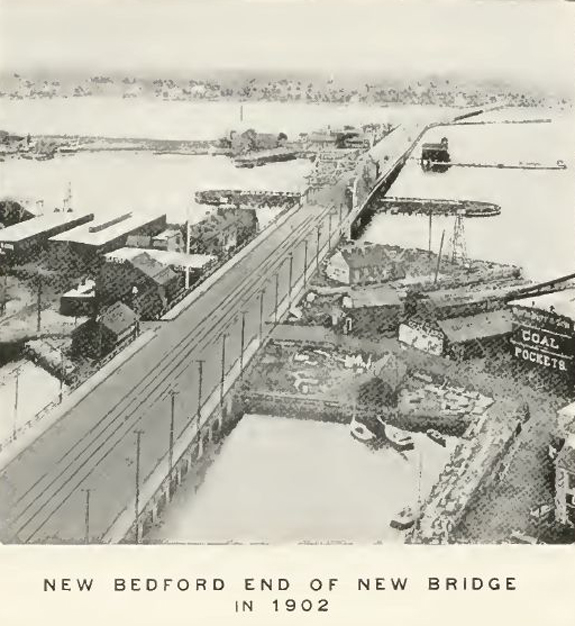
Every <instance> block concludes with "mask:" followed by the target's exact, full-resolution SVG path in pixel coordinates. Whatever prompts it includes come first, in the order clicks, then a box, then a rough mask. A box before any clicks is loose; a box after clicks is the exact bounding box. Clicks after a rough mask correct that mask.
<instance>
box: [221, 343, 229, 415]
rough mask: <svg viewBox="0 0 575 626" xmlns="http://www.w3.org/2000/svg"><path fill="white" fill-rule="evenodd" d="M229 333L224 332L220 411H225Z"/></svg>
mask: <svg viewBox="0 0 575 626" xmlns="http://www.w3.org/2000/svg"><path fill="white" fill-rule="evenodd" d="M227 338H228V335H227V334H226V333H224V334H223V335H222V371H221V376H220V411H223V407H224V384H225V382H226V339H227Z"/></svg>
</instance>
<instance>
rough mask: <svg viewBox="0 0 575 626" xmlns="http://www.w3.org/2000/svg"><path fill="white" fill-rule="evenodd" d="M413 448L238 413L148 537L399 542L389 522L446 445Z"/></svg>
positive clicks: (426, 485)
mask: <svg viewBox="0 0 575 626" xmlns="http://www.w3.org/2000/svg"><path fill="white" fill-rule="evenodd" d="M414 439H415V440H416V449H415V450H414V451H412V452H407V453H406V454H405V455H403V456H402V455H400V454H399V453H397V452H395V451H394V450H390V449H382V450H378V451H373V450H370V449H369V448H368V447H367V446H365V445H364V444H363V443H360V442H358V441H356V440H354V439H353V438H352V437H351V435H350V434H349V427H348V426H345V425H341V424H330V423H324V422H314V421H307V420H298V419H293V418H281V417H270V416H262V415H247V416H245V417H244V418H243V419H242V420H241V421H240V423H239V424H238V426H237V427H236V428H235V430H234V431H233V432H232V433H231V435H230V436H229V437H228V438H227V439H226V440H225V442H224V444H223V448H222V450H221V452H220V454H219V456H218V457H217V458H216V460H215V461H214V463H213V465H212V466H211V467H210V468H209V470H208V473H207V475H206V478H205V482H204V484H203V485H202V486H201V488H200V489H199V490H198V491H197V492H194V490H193V488H192V487H191V486H190V485H186V483H184V485H183V487H182V489H181V491H180V492H178V494H177V495H176V497H175V499H174V501H173V502H172V504H171V505H170V507H169V508H168V510H167V511H166V512H165V513H164V518H163V523H162V526H161V527H160V528H159V529H158V530H156V531H155V532H154V533H153V534H152V535H151V536H150V537H149V539H150V540H151V541H162V542H163V541H166V542H215V543H219V542H226V541H239V542H242V543H249V542H268V543H281V542H301V541H313V542H328V541H348V542H357V543H374V542H376V541H385V542H396V543H398V542H402V541H403V533H402V532H400V531H398V530H394V529H393V528H391V527H390V526H389V521H390V520H391V519H392V517H394V516H395V515H396V514H397V513H398V512H399V511H400V510H401V509H402V508H403V507H404V506H406V505H409V506H414V505H416V504H417V500H418V495H419V494H418V490H419V481H418V476H419V454H421V455H422V466H423V468H424V472H423V478H422V481H421V498H422V499H424V498H425V497H426V496H427V495H428V494H429V492H430V490H431V487H432V485H433V483H434V482H436V480H437V478H438V476H439V472H440V471H441V469H442V468H443V466H444V465H445V463H446V461H447V458H448V456H449V454H450V452H451V451H452V449H453V447H454V445H455V442H456V440H455V439H452V440H450V441H449V442H448V447H447V448H442V447H441V446H438V445H437V444H435V443H433V442H432V441H431V440H430V439H429V438H428V437H426V436H425V435H414Z"/></svg>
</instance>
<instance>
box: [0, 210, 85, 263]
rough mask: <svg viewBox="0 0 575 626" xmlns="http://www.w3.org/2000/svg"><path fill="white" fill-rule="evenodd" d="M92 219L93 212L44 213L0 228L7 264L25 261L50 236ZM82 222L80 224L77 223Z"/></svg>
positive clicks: (40, 247) (30, 257)
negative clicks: (82, 213) (81, 213)
mask: <svg viewBox="0 0 575 626" xmlns="http://www.w3.org/2000/svg"><path fill="white" fill-rule="evenodd" d="M93 219H94V215H93V213H87V214H84V215H78V214H77V213H61V212H53V213H45V214H44V215H39V216H38V217H33V218H31V219H28V220H25V221H24V222H19V223H17V224H14V225H12V226H8V227H7V228H3V229H0V250H1V251H2V252H3V253H4V254H5V260H6V262H7V263H8V264H10V265H14V264H17V263H23V262H26V261H28V260H30V259H32V258H34V256H35V255H37V254H38V252H39V251H40V250H42V249H44V248H45V247H46V245H47V244H48V242H49V240H50V238H51V237H53V236H55V235H58V234H59V233H64V232H65V231H68V230H70V229H72V230H74V227H78V228H84V225H85V224H86V222H90V221H91V220H93ZM80 225H82V226H80Z"/></svg>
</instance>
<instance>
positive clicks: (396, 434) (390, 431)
mask: <svg viewBox="0 0 575 626" xmlns="http://www.w3.org/2000/svg"><path fill="white" fill-rule="evenodd" d="M385 438H386V439H387V440H388V441H389V443H390V444H391V446H392V447H393V448H395V449H396V450H400V451H403V450H413V448H414V447H415V445H414V443H413V438H412V437H411V435H408V434H407V433H405V432H404V431H403V430H400V429H399V428H395V427H394V426H390V425H389V424H386V426H385Z"/></svg>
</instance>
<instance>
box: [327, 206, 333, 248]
mask: <svg viewBox="0 0 575 626" xmlns="http://www.w3.org/2000/svg"><path fill="white" fill-rule="evenodd" d="M328 219H329V231H328V233H329V234H328V238H327V249H328V250H329V249H330V248H331V220H332V213H331V209H330V210H329V215H328Z"/></svg>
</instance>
